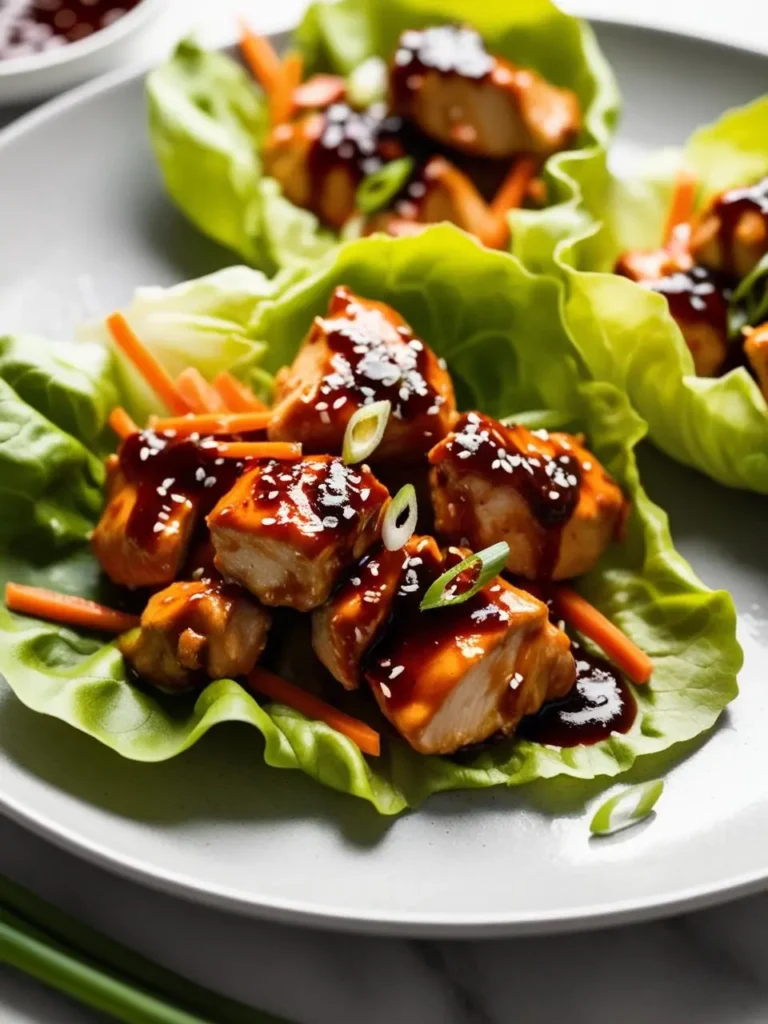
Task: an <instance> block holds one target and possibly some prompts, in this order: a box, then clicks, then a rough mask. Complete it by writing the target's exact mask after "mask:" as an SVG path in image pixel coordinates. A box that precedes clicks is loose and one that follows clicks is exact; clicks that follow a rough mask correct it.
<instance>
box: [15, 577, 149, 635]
mask: <svg viewBox="0 0 768 1024" xmlns="http://www.w3.org/2000/svg"><path fill="white" fill-rule="evenodd" d="M5 603H6V606H7V607H8V608H9V609H10V610H11V611H12V612H21V613H22V614H23V615H34V616H35V617H36V618H39V619H49V620H50V621H51V622H63V623H64V624H65V625H67V626H83V627H84V628H86V629H98V630H103V631H104V632H105V633H124V632H125V631H126V630H127V629H133V628H134V627H136V626H138V625H139V622H140V621H141V620H140V618H139V616H138V615H128V613H127V612H118V611H115V610H114V609H112V608H105V607H104V605H103V604H97V603H96V602H95V601H87V600H86V599H85V598H83V597H73V596H72V595H71V594H57V593H56V592H55V591H53V590H44V589H42V588H41V587H27V586H25V585H24V584H23V583H6V585H5Z"/></svg>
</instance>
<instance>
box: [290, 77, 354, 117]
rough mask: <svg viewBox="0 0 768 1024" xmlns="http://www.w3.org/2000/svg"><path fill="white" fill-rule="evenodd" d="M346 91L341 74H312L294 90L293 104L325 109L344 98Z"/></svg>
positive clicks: (305, 108) (304, 108) (307, 107)
mask: <svg viewBox="0 0 768 1024" xmlns="http://www.w3.org/2000/svg"><path fill="white" fill-rule="evenodd" d="M345 92H346V86H345V84H344V79H343V78H341V77H340V76H339V75H312V76H311V77H310V78H308V79H307V80H306V82H302V83H301V85H298V86H297V87H296V88H295V89H294V90H293V105H294V107H298V108H299V109H302V110H312V109H320V110H324V109H325V108H326V107H330V105H331V104H332V103H338V102H339V100H341V99H343V98H344V93H345Z"/></svg>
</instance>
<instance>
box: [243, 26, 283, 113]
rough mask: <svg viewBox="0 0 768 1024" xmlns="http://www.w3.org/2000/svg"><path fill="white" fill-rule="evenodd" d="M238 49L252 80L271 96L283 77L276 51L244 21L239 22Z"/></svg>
mask: <svg viewBox="0 0 768 1024" xmlns="http://www.w3.org/2000/svg"><path fill="white" fill-rule="evenodd" d="M240 49H241V51H242V54H243V57H245V60H246V63H247V64H248V67H249V68H250V69H251V72H252V73H253V76H254V78H255V79H256V80H257V81H258V82H259V84H260V85H261V86H262V87H263V88H264V91H265V92H266V93H267V94H268V95H270V96H271V95H272V94H273V92H274V91H275V89H276V88H277V87H278V85H279V82H280V79H281V78H282V77H283V66H282V62H281V60H280V57H279V56H278V55H277V51H276V50H275V48H274V47H273V46H272V44H271V43H270V41H269V40H268V39H265V38H264V36H260V35H259V34H258V33H257V32H254V31H253V29H252V28H251V27H250V26H249V25H248V24H247V23H246V22H245V21H241V22H240Z"/></svg>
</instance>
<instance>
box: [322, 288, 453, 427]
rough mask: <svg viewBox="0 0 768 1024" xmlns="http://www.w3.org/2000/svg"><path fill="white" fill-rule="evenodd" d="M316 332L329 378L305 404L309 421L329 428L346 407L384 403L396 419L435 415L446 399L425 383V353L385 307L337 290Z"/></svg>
mask: <svg viewBox="0 0 768 1024" xmlns="http://www.w3.org/2000/svg"><path fill="white" fill-rule="evenodd" d="M315 330H319V331H322V334H323V336H324V338H325V341H326V343H327V345H328V348H329V349H330V352H331V366H332V372H331V373H329V374H327V375H326V376H325V378H324V379H323V381H322V383H321V385H320V387H319V388H318V397H317V399H316V400H315V401H314V402H313V403H311V404H309V403H308V407H309V408H310V409H311V412H312V415H313V417H319V418H320V421H321V422H330V420H331V418H332V417H333V415H334V413H336V412H338V411H339V410H340V409H342V408H343V407H344V405H345V404H346V403H347V402H350V403H351V404H352V405H354V406H355V407H356V406H358V405H361V404H366V403H370V402H373V401H381V400H383V399H388V400H389V401H390V402H391V404H392V416H394V417H395V418H396V419H400V420H412V419H414V418H416V417H421V416H437V415H438V414H439V412H440V407H441V406H442V405H443V404H444V403H445V399H444V398H443V396H442V395H441V394H439V392H438V391H437V389H436V388H435V387H434V386H433V385H432V384H431V383H430V381H429V375H428V369H429V360H430V355H429V352H428V350H427V347H426V345H425V344H424V342H423V341H421V339H420V338H417V337H416V335H415V334H414V332H413V331H412V330H411V328H410V327H409V326H408V325H407V324H406V323H405V322H404V321H402V320H401V319H400V317H398V316H397V314H395V313H394V312H393V311H392V310H389V309H388V307H385V306H382V305H381V304H380V303H377V302H373V301H369V300H366V299H359V298H357V297H356V296H355V295H353V294H352V292H350V291H349V290H348V289H347V288H345V287H343V286H342V287H338V288H337V289H336V290H335V292H334V293H333V296H332V297H331V301H330V303H329V307H328V316H327V317H324V318H319V319H318V320H317V321H316V322H315ZM442 365H444V364H442ZM430 436H431V435H430ZM429 439H430V438H427V440H429ZM432 440H433V441H434V440H435V438H432Z"/></svg>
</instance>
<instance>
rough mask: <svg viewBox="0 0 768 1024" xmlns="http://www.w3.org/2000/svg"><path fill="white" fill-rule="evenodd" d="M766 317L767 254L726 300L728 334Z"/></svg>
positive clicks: (737, 332) (733, 334)
mask: <svg viewBox="0 0 768 1024" xmlns="http://www.w3.org/2000/svg"><path fill="white" fill-rule="evenodd" d="M766 316H768V253H766V254H765V256H763V258H762V259H761V260H760V261H759V262H758V263H756V264H755V266H754V267H753V268H752V269H751V270H750V272H749V273H748V274H747V276H746V277H745V278H744V279H743V280H742V281H741V283H740V284H739V286H738V288H736V289H735V290H734V292H733V294H732V295H731V297H730V299H729V300H728V334H729V335H730V337H732V338H733V337H735V336H737V335H738V334H739V332H740V331H741V329H742V327H750V326H752V327H754V326H756V325H757V324H759V323H761V322H762V321H763V320H765V318H766Z"/></svg>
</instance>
